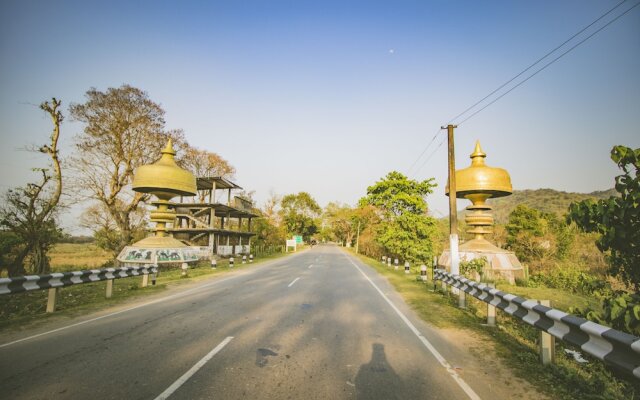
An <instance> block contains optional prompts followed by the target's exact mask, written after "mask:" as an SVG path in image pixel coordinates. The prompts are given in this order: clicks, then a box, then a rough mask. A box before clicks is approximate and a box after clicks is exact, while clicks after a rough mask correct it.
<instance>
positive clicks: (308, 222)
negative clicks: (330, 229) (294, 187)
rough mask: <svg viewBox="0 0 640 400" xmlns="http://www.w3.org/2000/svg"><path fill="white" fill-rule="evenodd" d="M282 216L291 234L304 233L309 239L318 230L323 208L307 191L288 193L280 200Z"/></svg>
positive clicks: (305, 238)
mask: <svg viewBox="0 0 640 400" xmlns="http://www.w3.org/2000/svg"><path fill="white" fill-rule="evenodd" d="M280 207H281V208H280V216H281V218H282V222H283V224H284V227H285V229H286V231H287V233H288V234H289V235H302V237H303V238H304V240H309V239H310V238H311V236H312V235H314V234H315V233H316V232H318V221H317V219H318V217H319V216H320V213H321V212H322V208H320V206H319V205H318V203H317V202H316V201H315V199H314V198H313V197H311V195H310V194H309V193H307V192H300V193H297V194H288V195H286V196H284V197H283V198H282V200H281V201H280Z"/></svg>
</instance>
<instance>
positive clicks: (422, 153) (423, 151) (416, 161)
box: [407, 129, 440, 175]
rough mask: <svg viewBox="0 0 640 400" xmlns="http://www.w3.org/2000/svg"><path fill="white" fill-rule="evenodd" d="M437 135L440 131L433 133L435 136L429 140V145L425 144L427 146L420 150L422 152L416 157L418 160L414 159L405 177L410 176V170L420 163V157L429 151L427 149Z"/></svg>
mask: <svg viewBox="0 0 640 400" xmlns="http://www.w3.org/2000/svg"><path fill="white" fill-rule="evenodd" d="M438 133H440V129H438V131H437V132H436V133H435V135H433V138H431V141H429V143H428V144H427V146H426V147H425V148H424V149H423V150H422V152H421V153H420V155H419V156H418V158H416V159H415V161H414V162H413V164H411V166H410V167H409V169H408V170H407V175H409V174H411V170H412V169H413V167H415V165H416V164H417V163H418V161H420V159H421V158H422V156H423V155H424V153H426V152H427V150H429V147H430V146H431V144H432V143H433V142H434V141H435V140H436V137H438Z"/></svg>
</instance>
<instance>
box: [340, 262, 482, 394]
mask: <svg viewBox="0 0 640 400" xmlns="http://www.w3.org/2000/svg"><path fill="white" fill-rule="evenodd" d="M343 254H344V253H343ZM344 256H345V257H346V258H347V260H349V262H350V263H351V264H352V265H353V266H354V267H356V269H357V270H358V271H359V272H360V273H361V274H362V276H364V277H365V279H366V280H368V281H369V283H370V284H371V285H372V286H373V287H374V289H376V291H377V292H378V293H379V294H380V296H382V298H383V299H384V300H385V301H386V302H387V304H389V305H390V306H391V308H392V309H393V311H395V312H396V314H398V316H399V317H400V319H401V320H402V321H403V322H404V323H405V324H406V325H407V327H409V329H410V330H411V332H413V333H414V334H415V335H416V336H417V337H418V339H420V341H421V342H422V344H424V346H425V347H426V348H427V350H429V352H430V353H431V354H432V355H433V356H434V357H435V358H436V360H438V362H439V363H440V365H442V366H443V367H444V368H445V369H446V370H447V372H448V373H449V375H450V376H451V377H452V378H453V380H454V381H456V383H457V384H458V386H460V388H461V389H462V390H463V391H464V392H465V393H466V394H467V396H469V398H470V399H471V400H481V399H480V396H478V395H477V394H476V392H474V390H473V389H471V386H469V384H467V382H465V381H464V380H463V379H462V378H461V377H460V375H458V373H457V372H456V370H455V369H454V368H453V367H452V366H451V364H449V362H448V361H447V360H446V359H445V358H444V357H443V356H442V354H440V352H439V351H438V350H436V348H435V347H433V345H432V344H431V342H429V341H428V340H427V338H426V337H424V335H423V334H422V333H420V331H419V330H418V328H416V327H415V325H413V324H412V323H411V321H409V319H408V318H407V317H406V316H405V315H404V314H403V313H402V311H400V310H399V309H398V307H396V305H395V304H393V302H391V300H390V299H389V298H388V297H387V295H385V294H384V293H383V292H382V290H380V288H379V287H378V285H376V284H375V283H374V282H373V281H372V280H371V278H369V277H368V276H367V274H365V273H364V271H362V269H361V268H360V267H359V266H358V265H357V264H356V263H355V262H353V260H352V259H351V258H349V256H348V255H346V254H344Z"/></svg>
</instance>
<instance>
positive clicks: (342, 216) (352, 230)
mask: <svg viewBox="0 0 640 400" xmlns="http://www.w3.org/2000/svg"><path fill="white" fill-rule="evenodd" d="M323 221H324V224H325V226H326V227H328V231H326V232H325V233H324V235H327V236H329V235H330V236H331V237H330V239H332V240H336V241H338V242H340V243H342V244H343V245H345V246H351V244H352V242H353V240H354V237H355V235H356V229H357V221H355V210H354V209H353V208H352V207H350V206H348V205H346V204H339V203H329V204H327V206H326V207H325V210H324V214H323Z"/></svg>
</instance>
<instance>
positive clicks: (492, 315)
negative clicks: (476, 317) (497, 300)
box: [487, 283, 496, 327]
mask: <svg viewBox="0 0 640 400" xmlns="http://www.w3.org/2000/svg"><path fill="white" fill-rule="evenodd" d="M487 286H489V287H490V288H495V287H496V285H495V284H493V283H490V284H489V285H487ZM487 326H492V327H493V326H496V307H495V306H492V305H491V304H489V303H487Z"/></svg>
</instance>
